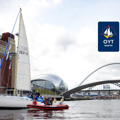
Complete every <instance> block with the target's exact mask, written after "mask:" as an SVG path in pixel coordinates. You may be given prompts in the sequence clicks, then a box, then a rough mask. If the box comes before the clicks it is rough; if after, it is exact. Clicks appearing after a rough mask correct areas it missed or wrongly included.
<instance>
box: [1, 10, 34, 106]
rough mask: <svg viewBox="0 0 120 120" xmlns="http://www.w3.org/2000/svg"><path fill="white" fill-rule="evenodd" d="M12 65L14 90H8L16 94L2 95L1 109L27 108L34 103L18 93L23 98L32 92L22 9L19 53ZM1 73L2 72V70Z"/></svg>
mask: <svg viewBox="0 0 120 120" xmlns="http://www.w3.org/2000/svg"><path fill="white" fill-rule="evenodd" d="M9 39H11V38H9ZM9 46H10V45H9ZM0 50H1V49H0ZM5 54H6V53H5ZM1 64H2V63H1ZM12 64H13V65H12V72H13V73H14V74H13V73H12V78H11V79H12V80H11V81H12V82H11V84H12V86H13V88H12V89H11V88H9V89H6V90H8V91H11V92H12V93H13V94H14V96H4V95H1V96H0V108H26V107H27V104H28V103H32V100H31V99H29V98H24V97H18V96H17V95H18V93H19V95H21V96H22V95H23V93H24V92H25V91H26V92H30V91H31V80H30V60H29V49H28V42H27V36H26V32H25V25H24V21H23V15H22V12H21V8H20V11H19V32H18V43H17V53H15V54H14V59H13V61H12ZM10 67H11V66H10ZM0 71H2V70H1V69H0ZM0 74H1V73H0ZM0 79H1V75H0ZM1 81H2V79H1V80H0V82H1ZM0 85H1V84H0ZM1 88H2V86H1ZM15 95H16V96H15Z"/></svg>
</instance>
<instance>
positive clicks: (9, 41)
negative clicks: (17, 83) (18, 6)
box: [0, 12, 20, 69]
mask: <svg viewBox="0 0 120 120" xmlns="http://www.w3.org/2000/svg"><path fill="white" fill-rule="evenodd" d="M19 13H20V12H19ZM19 13H18V15H17V18H16V21H15V24H14V26H13V29H12V32H11V35H10V38H9V40H8V44H7V47H6V49H5V52H4V55H3V58H2V62H1V64H0V69H1V66H2V63H3V60H4V57H5V54H6V51H7V49H8V46H9V43H10V39H11V37H12V33H13V30H14V28H15V25H16V22H17V19H18V16H19Z"/></svg>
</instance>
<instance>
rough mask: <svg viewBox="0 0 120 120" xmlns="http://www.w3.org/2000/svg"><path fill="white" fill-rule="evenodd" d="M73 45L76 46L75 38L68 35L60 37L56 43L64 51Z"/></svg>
mask: <svg viewBox="0 0 120 120" xmlns="http://www.w3.org/2000/svg"><path fill="white" fill-rule="evenodd" d="M71 44H75V38H74V37H72V36H71V35H69V34H67V33H65V34H63V35H61V36H59V37H58V38H57V40H56V42H55V45H56V46H58V47H59V48H60V49H62V50H66V49H67V48H68V47H69V45H71Z"/></svg>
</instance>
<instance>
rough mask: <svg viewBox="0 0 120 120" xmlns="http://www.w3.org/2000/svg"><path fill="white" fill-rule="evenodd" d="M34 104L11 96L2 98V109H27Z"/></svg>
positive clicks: (0, 107)
mask: <svg viewBox="0 0 120 120" xmlns="http://www.w3.org/2000/svg"><path fill="white" fill-rule="evenodd" d="M28 103H32V101H31V100H29V99H23V98H20V97H19V98H17V97H16V98H14V97H10V96H0V109H3V108H5V109H19V108H27V104H28Z"/></svg>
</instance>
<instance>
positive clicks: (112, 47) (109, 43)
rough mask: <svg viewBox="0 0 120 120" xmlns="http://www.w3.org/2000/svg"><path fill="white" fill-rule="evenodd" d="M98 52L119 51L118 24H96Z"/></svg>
mask: <svg viewBox="0 0 120 120" xmlns="http://www.w3.org/2000/svg"><path fill="white" fill-rule="evenodd" d="M98 51H99V52H118V51H119V22H98Z"/></svg>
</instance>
